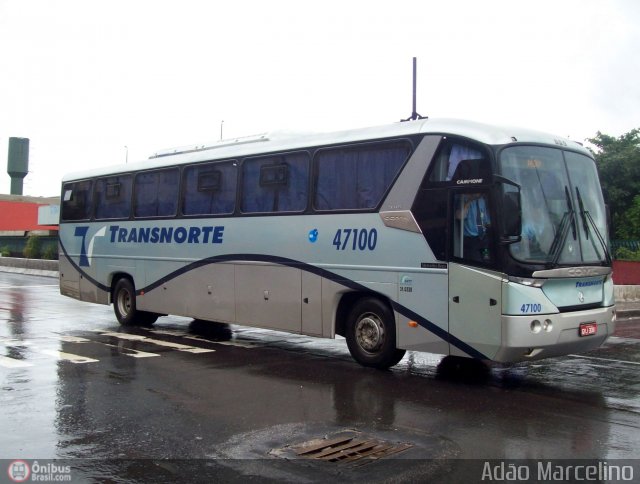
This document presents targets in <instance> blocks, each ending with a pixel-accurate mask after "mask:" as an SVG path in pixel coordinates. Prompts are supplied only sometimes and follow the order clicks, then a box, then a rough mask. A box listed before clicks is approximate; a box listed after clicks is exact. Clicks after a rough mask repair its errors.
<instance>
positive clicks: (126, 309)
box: [118, 289, 131, 317]
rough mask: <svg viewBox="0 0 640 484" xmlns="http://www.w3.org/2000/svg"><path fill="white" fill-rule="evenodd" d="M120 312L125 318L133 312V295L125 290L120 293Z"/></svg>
mask: <svg viewBox="0 0 640 484" xmlns="http://www.w3.org/2000/svg"><path fill="white" fill-rule="evenodd" d="M118 312H119V313H120V314H122V315H123V316H125V317H126V316H128V315H129V313H130V312H131V294H129V291H126V290H124V289H123V290H121V291H120V292H119V293H118Z"/></svg>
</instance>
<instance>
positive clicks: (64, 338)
mask: <svg viewBox="0 0 640 484" xmlns="http://www.w3.org/2000/svg"><path fill="white" fill-rule="evenodd" d="M51 339H57V340H60V341H62V342H64V343H91V340H90V339H87V338H80V337H79V336H68V335H64V334H62V335H60V336H52V337H51Z"/></svg>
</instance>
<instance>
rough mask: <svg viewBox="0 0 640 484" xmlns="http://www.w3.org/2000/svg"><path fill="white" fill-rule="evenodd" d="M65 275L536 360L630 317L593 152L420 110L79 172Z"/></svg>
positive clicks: (223, 311)
mask: <svg viewBox="0 0 640 484" xmlns="http://www.w3.org/2000/svg"><path fill="white" fill-rule="evenodd" d="M61 197H62V200H61V201H62V210H61V220H60V291H61V293H62V294H64V295H66V296H69V297H72V298H76V299H79V300H82V301H88V302H92V303H99V304H111V303H113V305H114V310H115V315H116V317H117V319H118V321H119V322H120V323H121V324H124V325H129V324H152V323H153V322H154V321H155V320H156V319H157V318H158V317H159V316H162V315H168V314H172V315H181V316H187V317H192V318H196V319H202V320H208V321H212V322H224V323H233V324H239V325H248V326H254V327H260V328H268V329H274V330H280V331H287V332H291V333H300V334H305V335H310V336H317V337H325V338H334V337H335V336H336V335H342V336H344V337H345V338H346V341H347V345H348V347H349V350H350V352H351V354H352V355H353V357H354V358H355V359H356V360H357V361H358V362H360V363H361V364H363V365H366V366H372V367H377V368H387V367H390V366H392V365H394V364H396V363H397V362H398V361H399V360H400V359H401V358H402V357H403V355H404V353H405V350H412V351H426V352H432V353H439V354H446V355H456V356H465V357H471V358H476V359H481V360H492V361H496V362H517V361H526V360H535V359H540V358H545V357H551V356H557V355H563V354H568V353H573V352H581V351H588V350H591V349H593V348H596V347H598V346H600V345H601V344H602V343H603V342H604V341H605V339H606V338H607V337H608V336H610V335H611V334H612V333H613V330H614V325H615V305H614V298H613V282H612V279H611V258H610V256H609V250H608V237H607V226H606V225H607V222H606V215H605V205H604V203H603V199H602V192H601V188H600V184H599V181H598V174H597V170H596V165H595V162H594V160H593V157H592V155H591V153H590V152H589V151H588V150H586V149H585V148H583V147H582V146H581V145H580V144H579V143H575V142H572V141H569V140H566V139H563V138H559V137H554V136H552V135H548V134H545V133H539V132H534V131H527V130H522V129H515V128H499V127H494V126H487V125H483V124H478V123H471V122H463V121H456V120H420V121H413V122H406V123H397V124H392V125H388V126H381V127H374V128H366V129H359V130H352V131H343V132H337V133H331V134H315V135H299V136H290V135H285V134H278V133H274V134H271V135H260V136H256V137H250V138H241V139H235V140H226V141H219V142H216V143H213V144H211V145H203V146H190V147H185V148H180V149H175V150H167V151H163V152H158V153H156V154H155V155H153V156H152V157H151V158H150V159H149V160H146V161H143V162H140V163H136V164H126V165H122V166H118V167H116V168H106V169H97V170H91V171H86V172H82V173H75V174H72V175H67V176H65V177H64V179H63V181H62V195H61Z"/></svg>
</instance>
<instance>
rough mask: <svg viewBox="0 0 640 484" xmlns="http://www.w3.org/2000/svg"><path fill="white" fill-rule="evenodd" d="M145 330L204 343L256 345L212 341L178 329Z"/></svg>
mask: <svg viewBox="0 0 640 484" xmlns="http://www.w3.org/2000/svg"><path fill="white" fill-rule="evenodd" d="M146 331H149V332H150V333H153V334H166V335H170V336H179V337H180V338H184V339H192V340H195V341H204V342H205V343H212V344H216V345H226V346H237V347H239V348H255V347H256V346H257V345H256V344H254V343H240V342H238V341H234V340H231V341H213V340H210V339H207V338H204V337H202V336H197V335H192V334H190V333H186V332H184V331H179V330H172V329H147V330H146Z"/></svg>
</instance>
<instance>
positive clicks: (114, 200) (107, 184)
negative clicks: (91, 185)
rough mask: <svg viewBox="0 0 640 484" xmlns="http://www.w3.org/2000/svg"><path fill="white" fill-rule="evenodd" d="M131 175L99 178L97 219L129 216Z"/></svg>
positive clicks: (97, 183) (97, 186)
mask: <svg viewBox="0 0 640 484" xmlns="http://www.w3.org/2000/svg"><path fill="white" fill-rule="evenodd" d="M132 184H133V180H132V176H131V175H117V176H112V177H108V178H99V179H98V180H97V181H96V219H115V218H129V215H130V214H131V188H132Z"/></svg>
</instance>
